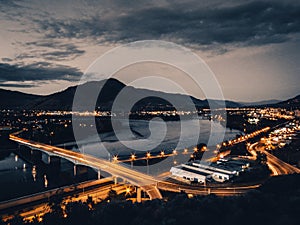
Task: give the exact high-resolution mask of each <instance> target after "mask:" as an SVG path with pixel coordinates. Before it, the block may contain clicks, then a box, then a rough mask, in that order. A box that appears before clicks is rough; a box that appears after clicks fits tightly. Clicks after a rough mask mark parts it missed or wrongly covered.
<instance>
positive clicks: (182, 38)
mask: <svg viewBox="0 0 300 225" xmlns="http://www.w3.org/2000/svg"><path fill="white" fill-rule="evenodd" d="M188 6H189V7H188V8H186V7H184V5H183V4H174V5H173V6H172V5H170V6H169V7H150V8H146V9H137V10H132V11H130V12H128V13H125V14H120V15H115V16H114V18H110V17H108V18H107V17H103V16H99V15H95V16H89V17H83V18H78V19H73V20H56V19H47V20H40V21H39V22H38V23H39V31H40V32H41V33H44V34H45V36H46V37H48V38H91V39H94V40H95V41H103V42H105V41H107V42H128V41H135V40H142V39H164V40H173V41H177V42H180V43H185V44H191V45H198V46H201V45H203V46H205V45H215V44H232V45H243V46H249V45H264V44H269V43H282V42H285V41H287V40H289V39H290V38H291V36H292V35H293V34H295V33H298V32H300V5H299V4H294V5H291V3H290V4H288V3H284V2H269V1H267V2H250V3H242V4H240V5H236V4H235V5H234V4H230V5H225V6H224V5H223V6H219V7H206V8H203V7H201V5H198V4H197V2H194V7H190V6H191V3H189V5H188Z"/></svg>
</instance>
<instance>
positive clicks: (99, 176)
mask: <svg viewBox="0 0 300 225" xmlns="http://www.w3.org/2000/svg"><path fill="white" fill-rule="evenodd" d="M97 174H98V180H100V179H101V170H98V171H97Z"/></svg>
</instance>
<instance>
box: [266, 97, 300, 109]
mask: <svg viewBox="0 0 300 225" xmlns="http://www.w3.org/2000/svg"><path fill="white" fill-rule="evenodd" d="M269 106H272V107H280V108H287V109H300V95H297V96H296V97H294V98H290V99H288V100H285V101H281V102H279V103H276V104H272V105H269Z"/></svg>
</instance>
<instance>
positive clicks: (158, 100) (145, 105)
mask: <svg viewBox="0 0 300 225" xmlns="http://www.w3.org/2000/svg"><path fill="white" fill-rule="evenodd" d="M99 87H102V89H101V93H100V95H99V97H98V100H97V103H96V108H98V109H101V110H110V109H111V107H112V104H113V102H114V100H115V98H116V96H117V95H118V94H119V93H120V91H124V90H125V91H126V93H128V96H135V97H136V98H137V99H141V100H140V101H139V102H137V103H136V104H135V106H134V110H141V109H144V110H147V109H150V110H151V109H162V110H163V109H173V106H172V105H171V104H170V102H168V101H166V100H164V99H169V100H170V99H171V102H172V103H173V102H175V103H176V102H179V103H180V104H182V103H184V102H186V97H187V96H186V95H183V94H173V93H165V92H160V91H154V90H148V89H141V88H135V87H132V86H126V85H125V84H124V83H122V82H120V81H119V80H116V79H108V80H102V81H91V82H87V83H84V84H80V85H78V86H71V87H68V88H67V89H65V90H63V91H60V92H56V93H53V94H50V95H46V96H41V95H33V94H25V93H22V92H18V91H10V90H4V89H0V109H16V110H22V109H26V110H29V109H38V110H72V105H73V98H74V95H75V92H76V90H77V88H79V89H80V90H81V91H82V92H83V93H89V92H90V91H92V90H99ZM145 96H147V97H146V98H145ZM151 96H152V97H151ZM153 96H158V97H153ZM189 97H191V100H192V102H193V104H194V105H195V106H196V107H197V108H207V107H209V104H208V102H210V103H211V104H212V105H213V107H220V106H222V101H221V100H209V101H208V100H207V99H205V100H201V99H197V98H195V97H192V96H189ZM90 101H91V100H90V99H86V98H84V96H83V99H82V101H81V102H82V104H83V105H82V107H83V108H84V107H85V104H86V105H88V104H90V103H91V102H90ZM274 101H276V100H274ZM265 103H267V104H266V105H268V104H269V103H270V102H268V101H266V102H264V101H262V102H259V103H256V104H259V105H264V104H265ZM294 103H295V104H298V105H299V96H297V97H296V98H295V99H294V100H293V99H290V100H286V101H283V102H279V103H278V102H276V104H273V105H274V106H275V107H276V106H277V107H281V106H283V105H289V104H294ZM124 104H126V103H124ZM225 104H226V107H230V108H236V107H241V106H245V105H244V104H241V103H238V102H234V101H228V100H226V101H225ZM253 104H254V103H253ZM253 104H251V103H247V105H253ZM182 107H183V108H182V109H184V107H185V106H184V105H183V106H182Z"/></svg>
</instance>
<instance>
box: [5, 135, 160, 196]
mask: <svg viewBox="0 0 300 225" xmlns="http://www.w3.org/2000/svg"><path fill="white" fill-rule="evenodd" d="M20 133H21V131H19V132H16V133H13V134H10V136H9V139H10V140H12V141H15V142H17V143H19V144H21V145H24V146H27V147H29V148H31V149H33V150H37V151H41V152H44V153H46V154H48V155H49V156H56V157H60V158H63V159H66V160H68V161H71V162H72V163H74V165H82V166H87V167H90V168H93V169H95V170H97V171H98V174H99V172H100V171H106V172H107V173H110V174H111V175H112V176H115V177H119V178H121V179H123V180H125V181H127V182H129V183H131V184H132V185H135V186H137V187H139V188H141V190H143V191H145V192H146V193H147V194H148V195H149V197H150V199H151V200H152V199H157V198H158V199H161V198H162V195H161V193H160V191H159V189H158V187H157V183H158V180H157V179H155V178H154V177H152V176H150V175H146V174H143V173H140V172H138V171H135V170H132V169H129V168H127V167H125V166H122V165H120V164H116V163H113V162H110V161H108V160H104V159H100V158H96V157H94V156H91V155H87V154H82V153H79V152H73V151H71V150H66V149H63V148H59V147H56V146H52V145H48V144H43V143H39V142H36V141H32V140H27V139H25V138H21V137H18V135H19V134H20ZM99 178H100V176H99ZM138 195H140V191H138Z"/></svg>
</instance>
